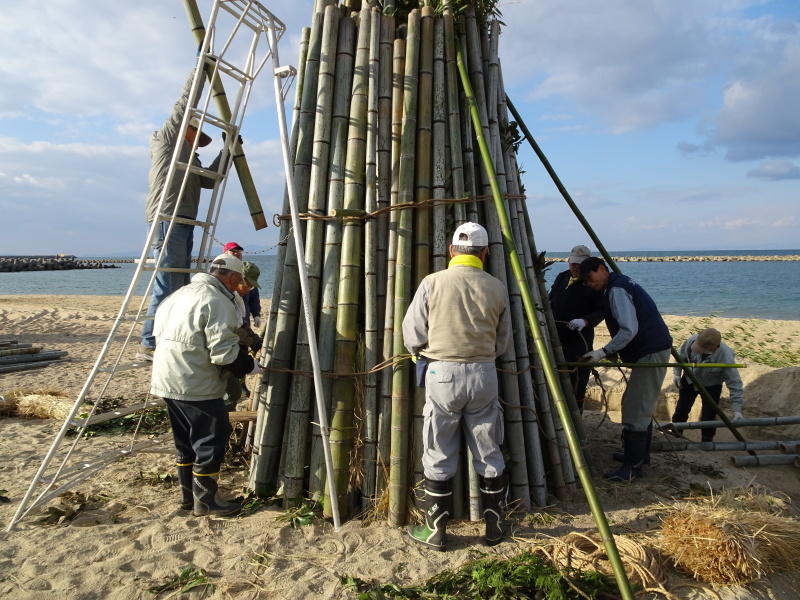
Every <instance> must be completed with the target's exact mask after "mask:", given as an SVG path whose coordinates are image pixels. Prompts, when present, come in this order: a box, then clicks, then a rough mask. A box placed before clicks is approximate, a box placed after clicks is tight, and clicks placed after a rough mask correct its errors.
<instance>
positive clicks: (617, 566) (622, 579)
mask: <svg viewBox="0 0 800 600" xmlns="http://www.w3.org/2000/svg"><path fill="white" fill-rule="evenodd" d="M457 54H458V67H459V73H460V74H461V82H462V85H463V86H464V90H465V93H466V94H467V97H468V98H469V104H470V116H471V117H472V121H473V123H475V127H476V131H482V124H481V120H480V119H481V117H480V114H479V113H478V107H477V104H476V102H475V96H474V94H473V91H472V84H471V83H470V80H469V75H468V74H467V71H466V69H465V67H464V64H463V61H462V54H463V53H462V51H461V48H460V47H459V48H457ZM477 139H478V146H479V148H480V152H481V156H482V158H483V164H484V166H485V169H486V171H487V175H488V176H489V181H490V183H491V187H492V195H493V196H494V203H495V207H496V209H497V214H498V218H499V220H500V223H501V227H502V231H503V242H504V247H505V250H506V253H507V255H508V257H509V260H511V263H512V265H513V269H514V274H515V277H516V278H517V280H518V281H519V287H520V290H521V293H522V300H523V304H524V305H525V313H526V315H527V317H528V325H529V326H530V328H531V334H532V336H533V339H534V342H535V344H536V349H537V351H538V352H539V356H540V357H541V359H542V367H543V369H544V370H545V373H546V376H547V383H548V387H549V388H550V392H551V394H552V395H553V399H554V401H555V404H556V408H557V409H558V413H559V416H560V417H561V420H562V421H563V422H564V423H566V424H567V425H568V427H567V441H568V442H569V447H570V452H571V453H572V458H573V461H574V462H575V465H576V467H577V471H578V474H579V476H580V479H581V484H582V485H583V489H584V492H585V493H586V498H587V500H588V501H589V506H590V508H591V511H592V516H593V517H594V520H595V523H596V524H597V528H598V530H599V532H600V537H601V539H602V540H603V545H604V547H605V550H606V554H607V555H608V558H609V562H610V563H611V568H612V570H613V572H614V576H615V578H616V581H617V586H618V588H619V591H620V593H621V595H622V597H623V598H624V599H625V600H633V598H634V596H633V592H632V590H631V586H630V582H629V581H628V576H627V575H626V574H625V567H624V565H623V564H622V559H621V558H620V555H619V550H618V549H617V546H616V544H615V543H614V537H613V535H612V534H611V530H610V528H609V526H608V520H607V519H606V516H605V514H604V513H603V509H602V507H601V505H600V501H599V499H598V498H597V493H596V491H595V489H594V484H593V483H592V479H591V476H590V474H589V472H588V469H587V468H586V464H585V462H584V460H583V453H582V452H581V449H580V445H579V443H578V439H577V437H576V436H575V434H574V431H573V429H572V428H571V427H570V425H571V424H572V423H571V419H570V416H569V412H568V409H567V406H566V403H565V402H564V398H563V396H562V394H561V390H560V388H559V386H558V381H557V378H556V374H555V370H554V369H553V365H552V362H551V361H550V360H549V357H548V355H547V353H546V347H545V343H544V339H543V337H542V332H541V329H540V328H539V322H538V321H537V319H536V315H535V308H534V306H533V301H532V300H531V296H530V293H529V290H528V286H527V282H526V281H525V273H524V271H523V269H522V265H521V264H520V262H519V256H517V251H516V248H515V246H514V240H513V238H512V237H511V231H510V226H509V222H508V216H507V215H506V213H505V206H504V205H503V199H502V195H501V193H500V189H499V186H498V185H497V177H496V176H495V175H494V168H493V166H492V160H491V155H490V153H489V148H488V146H487V143H486V140H485V138H484V137H483V135H482V134H481V135H479V136H478V138H477Z"/></svg>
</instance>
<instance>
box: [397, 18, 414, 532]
mask: <svg viewBox="0 0 800 600" xmlns="http://www.w3.org/2000/svg"><path fill="white" fill-rule="evenodd" d="M419 53H420V12H419V10H417V9H415V10H412V11H411V12H410V13H409V15H408V30H407V36H406V60H405V75H404V79H403V81H404V85H403V89H404V93H403V130H402V134H401V142H400V144H401V151H400V173H399V187H398V198H397V199H398V202H399V203H401V204H403V203H405V202H410V201H412V200H413V198H414V154H415V149H416V135H417V127H416V124H417V116H416V109H417V94H418V72H419ZM399 213H400V214H399V216H398V222H397V260H396V263H395V299H394V335H393V339H394V344H393V354H394V355H395V356H397V355H401V354H405V353H406V348H405V345H404V344H403V317H404V316H405V314H406V310H408V305H409V303H410V301H411V291H412V290H411V267H412V265H411V250H412V243H413V237H412V236H413V232H412V218H413V215H412V214H411V213H412V210H411V209H408V208H407V209H404V210H401V211H399ZM408 363H409V361H400V362H396V363H395V364H394V367H393V377H392V436H391V450H390V453H391V454H390V466H389V524H390V525H392V526H395V527H399V526H401V525H403V524H404V523H405V521H406V506H407V494H408V466H409V465H408V449H409V432H408V426H409V420H410V416H411V415H410V412H411V410H410V409H411V407H410V406H409V379H410V372H409V371H410V370H409V368H408Z"/></svg>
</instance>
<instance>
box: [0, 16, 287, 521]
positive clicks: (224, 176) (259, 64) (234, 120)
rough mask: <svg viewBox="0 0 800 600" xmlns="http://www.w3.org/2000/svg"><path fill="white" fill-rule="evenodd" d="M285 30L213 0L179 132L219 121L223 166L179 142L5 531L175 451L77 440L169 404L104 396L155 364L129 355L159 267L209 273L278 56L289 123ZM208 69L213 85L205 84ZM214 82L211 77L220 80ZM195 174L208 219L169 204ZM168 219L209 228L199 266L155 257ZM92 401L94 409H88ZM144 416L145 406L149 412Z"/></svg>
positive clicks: (281, 117)
mask: <svg viewBox="0 0 800 600" xmlns="http://www.w3.org/2000/svg"><path fill="white" fill-rule="evenodd" d="M191 4H192V5H194V2H193V1H192V2H191ZM195 8H196V6H195ZM285 31H286V27H285V25H284V24H283V22H281V21H280V20H279V19H278V18H276V17H275V15H274V14H273V13H271V12H270V11H269V10H267V9H266V8H264V6H263V5H261V4H260V3H258V2H254V1H244V0H215V1H214V4H213V7H212V10H211V16H210V18H209V20H208V27H207V28H206V35H205V38H204V40H203V43H202V45H201V47H200V52H199V53H198V62H197V67H196V69H195V74H194V80H193V83H192V88H191V92H190V95H189V103H188V105H187V110H186V112H185V114H184V117H183V121H182V123H181V128H180V135H179V139H184V135H185V133H186V130H187V128H188V126H189V123H190V121H191V120H192V119H197V120H198V121H199V122H200V127H199V130H203V128H206V130H208V129H210V128H217V129H219V130H221V131H224V132H225V133H226V136H227V142H226V144H225V146H224V148H223V150H222V159H221V160H220V161H219V165H220V166H219V168H218V170H217V171H214V170H209V169H205V168H201V167H197V166H195V165H192V164H187V163H185V162H181V161H180V160H179V156H180V149H181V147H180V145H178V146H177V147H176V149H175V153H174V155H173V157H172V160H171V162H170V165H169V170H168V173H167V180H166V181H165V184H164V192H163V193H162V196H161V200H160V203H159V208H158V211H157V213H158V214H157V217H156V218H155V219H154V220H153V224H152V226H151V228H150V230H149V234H148V236H147V240H146V242H145V245H144V249H143V250H142V254H141V257H140V259H139V260H138V263H137V267H136V271H135V273H134V275H133V278H132V280H131V283H130V286H129V288H128V291H127V293H126V294H125V297H124V299H123V301H122V306H121V307H120V310H119V313H118V314H117V317H116V319H115V321H114V323H113V325H112V327H111V331H110V332H109V334H108V338H107V339H106V341H105V344H104V345H103V347H102V349H101V350H100V353H99V356H98V357H97V360H96V362H95V364H94V367H93V368H92V370H91V372H90V373H89V375H88V377H87V379H86V382H85V383H84V385H83V388H82V389H81V391H80V393H79V394H78V397H77V398H76V400H75V403H74V405H73V407H72V409H71V410H70V412H69V414H68V415H67V417H66V418H65V420H64V423H63V425H62V427H61V429H60V430H59V432H58V434H57V435H56V438H55V440H54V441H53V443H52V445H51V446H50V449H49V450H48V452H47V454H46V455H45V457H44V458H43V460H42V464H41V466H40V467H39V469H38V471H37V473H36V475H35V476H34V478H33V481H32V482H31V484H30V487H29V488H28V491H27V492H26V494H25V496H24V497H23V499H22V501H21V502H20V505H19V507H18V508H17V511H16V513H15V514H14V516H13V517H12V519H11V520H10V521H9V523H8V526H7V528H6V531H11V530H12V529H13V528H14V526H15V525H16V524H17V523H18V522H19V521H20V520H21V519H22V518H24V517H25V516H26V515H28V514H29V513H30V512H31V511H32V510H34V509H35V508H37V507H39V506H41V505H43V504H45V503H47V502H49V501H50V500H52V499H53V498H55V497H57V496H58V495H60V494H62V493H64V492H65V491H66V490H69V489H70V488H72V487H74V486H75V485H76V484H78V483H80V482H81V481H84V480H86V479H87V478H89V477H91V476H92V475H93V474H94V473H96V472H98V471H99V470H100V469H102V468H103V467H105V466H106V465H108V464H110V463H112V462H114V461H117V460H119V459H120V458H123V457H126V456H132V455H135V454H136V453H140V452H169V453H172V452H174V448H173V447H172V436H171V434H165V435H162V436H159V437H156V438H155V439H146V440H137V439H136V435H135V434H134V436H133V438H132V439H131V441H130V444H128V445H126V446H125V447H124V448H120V449H117V450H111V451H105V452H103V453H101V454H98V455H91V451H90V449H86V448H80V449H79V448H78V446H79V445H80V442H81V441H82V440H83V439H84V433H85V432H86V429H87V427H89V426H91V425H93V424H97V423H101V422H104V421H109V420H112V419H116V418H120V417H124V416H126V415H131V414H135V413H138V412H142V411H144V410H147V409H151V408H154V407H158V406H163V405H164V401H163V400H162V399H161V398H153V397H151V396H150V394H149V381H148V386H147V389H146V390H143V393H144V394H145V399H144V401H142V402H138V403H136V404H134V405H131V406H126V407H121V408H117V409H114V410H111V411H106V412H100V411H99V410H98V407H100V406H101V402H102V401H103V400H104V399H105V398H107V393H108V392H109V388H110V386H111V384H112V380H113V378H114V376H115V375H116V374H118V373H121V372H125V371H132V370H137V369H145V368H147V367H149V366H150V365H151V363H150V362H149V361H141V360H136V359H133V360H131V358H130V357H131V354H132V352H135V349H137V348H139V341H138V338H139V332H140V328H141V326H142V323H144V322H145V321H147V320H148V319H152V318H153V317H151V316H148V315H147V314H146V312H147V306H148V304H149V299H150V294H151V291H152V288H153V284H154V282H155V278H156V275H157V274H158V273H160V272H180V273H198V272H202V271H205V270H206V269H205V268H204V267H205V265H206V263H207V262H208V261H209V260H210V252H211V245H212V242H213V240H214V233H215V230H216V227H217V221H218V219H219V214H220V208H221V204H222V198H223V195H224V192H225V186H226V183H227V181H228V173H229V172H230V167H231V163H232V161H231V160H229V158H230V156H231V153H232V152H236V150H237V148H238V139H239V131H240V130H241V126H242V121H243V119H244V114H245V109H246V108H247V103H248V100H249V98H250V91H251V87H252V85H253V82H254V80H255V79H256V77H257V76H258V75H259V74H260V72H261V70H262V69H263V68H264V67H265V65H266V64H267V61H268V60H271V66H272V73H273V78H274V90H275V101H276V105H277V109H278V110H277V113H278V121H279V125H280V126H281V131H284V130H285V126H286V125H285V113H284V110H283V102H284V100H285V96H286V94H287V92H288V90H289V88H290V87H291V84H292V82H293V81H294V77H295V74H296V71H295V69H294V68H293V67H290V66H281V65H279V59H278V41H279V40H280V38H281V37H282V36H283V34H284V33H285ZM220 42H221V43H220ZM242 57H243V58H242ZM237 61H238V62H237ZM242 62H243V63H244V64H243V65H242V66H237V65H241V63H242ZM207 75H208V79H209V83H207V84H206V85H202V84H203V82H204V80H205V78H206V76H207ZM222 81H224V82H225V84H226V87H227V91H228V92H229V91H230V90H231V89H236V90H237V91H236V94H235V101H234V102H233V103H232V105H231V106H230V115H231V116H230V118H229V119H223V118H221V117H220V116H219V115H215V114H214V113H213V112H212V111H211V105H212V99H213V95H214V94H215V93H219V89H220V85H219V84H220V83H222ZM210 82H214V85H212V84H211V83H210ZM228 86H231V87H228ZM201 87H203V89H205V90H206V91H205V93H204V94H203V96H202V99H201V97H200V93H199V92H200V89H201ZM215 89H216V91H215ZM212 137H213V136H212ZM199 139H200V136H199V135H198V136H196V139H195V141H194V144H193V146H192V149H191V153H190V155H189V156H190V157H193V156H194V152H195V151H196V149H197V144H198V141H199ZM281 142H282V144H283V146H284V154H285V155H287V156H288V139H287V138H286V136H284V135H282V136H281ZM192 173H195V174H198V175H202V176H205V177H209V178H211V179H213V180H214V187H213V189H212V190H211V198H210V201H209V206H208V211H207V215H206V217H205V220H198V219H186V218H183V217H179V216H178V215H177V210H178V207H179V203H176V207H175V210H174V211H173V212H172V213H171V214H168V213H165V212H164V211H163V207H164V204H165V200H166V195H167V190H169V189H170V186H171V185H172V184H173V182H175V181H178V180H179V179H178V178H180V181H181V188H180V190H181V191H180V194H181V195H182V194H183V191H184V189H185V188H186V185H187V181H188V177H189V175H190V174H192ZM285 174H286V178H287V182H291V181H293V180H292V177H293V173H292V171H291V169H289V168H285ZM164 222H166V223H169V226H168V228H167V232H166V236H165V238H166V239H165V242H164V243H166V242H167V240H168V239H169V236H170V235H171V234H172V229H173V226H174V225H175V224H176V223H184V224H189V225H193V226H195V227H198V228H200V230H201V231H202V236H201V241H200V245H199V247H198V249H197V254H196V255H195V256H194V257H193V258H192V263H193V265H194V266H193V267H191V268H188V269H182V268H166V267H161V257H162V256H163V254H160V255H159V257H158V259H156V260H155V261H153V260H148V259H149V256H150V253H151V248H152V244H153V241H154V240H155V239H156V235H157V230H158V226H159V224H160V223H164ZM148 274H149V281H148V284H147V288H146V290H145V292H144V296H143V297H142V300H141V301H138V302H137V301H136V300H135V294H136V291H137V289H138V287H139V284H140V281H144V280H145V279H146V278H147V275H148ZM137 303H138V306H137ZM87 404H88V405H90V406H91V408H90V409H89V410H88V413H87ZM79 413H87V414H81V416H80V418H77V417H78V415H79ZM143 415H144V413H143V412H142V416H143ZM140 422H141V421H140ZM70 429H76V430H77V435H76V436H75V438H74V439H73V440H70V441H69V444H65V443H64V441H65V438H66V436H67V433H68V432H69V430H70ZM137 429H138V428H137ZM37 494H38V495H37ZM34 496H36V497H34Z"/></svg>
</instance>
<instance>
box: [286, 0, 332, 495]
mask: <svg viewBox="0 0 800 600" xmlns="http://www.w3.org/2000/svg"><path fill="white" fill-rule="evenodd" d="M324 15H325V16H324V24H323V29H322V44H321V48H320V63H319V75H318V78H317V101H316V111H317V114H316V118H315V120H314V141H313V156H314V159H313V162H312V165H311V181H310V184H309V197H308V212H309V213H310V214H313V215H324V214H325V212H326V204H327V193H326V192H327V187H328V185H327V183H328V149H329V147H330V133H331V127H330V126H331V110H332V107H333V95H334V83H335V70H336V48H337V39H338V33H339V15H340V13H339V10H338V9H337V8H336V7H335V6H330V5H329V6H328V7H326V9H325V13H324ZM324 227H325V222H324V221H321V220H315V219H312V220H310V221H309V222H308V225H307V226H306V239H305V258H306V271H307V273H308V288H309V298H310V311H311V314H314V315H316V313H317V309H318V305H319V290H320V277H321V265H322V244H323V236H324ZM311 367H312V364H311V354H310V352H309V340H308V334H307V332H306V323H305V316H304V315H301V316H300V326H299V330H298V334H297V349H296V355H295V366H294V368H295V370H297V371H299V372H301V373H304V372H308V371H310V370H311ZM312 383H313V382H312V380H311V379H310V378H308V377H304V376H298V377H294V378H293V379H292V386H291V392H290V396H289V409H288V411H289V414H288V417H287V420H288V422H287V426H286V427H287V431H286V437H285V440H286V457H285V460H284V477H283V480H284V494H283V502H284V506H285V507H287V508H288V507H290V506H296V505H297V504H299V503H300V502H301V501H302V499H303V478H304V476H305V472H306V469H305V467H306V465H307V464H308V463H307V461H306V440H307V434H308V429H309V428H308V423H309V412H310V410H311V399H312V391H313V390H312Z"/></svg>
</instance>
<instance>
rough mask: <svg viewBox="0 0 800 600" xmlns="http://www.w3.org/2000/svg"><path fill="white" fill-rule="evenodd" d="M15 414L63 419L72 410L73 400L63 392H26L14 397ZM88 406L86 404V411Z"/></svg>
mask: <svg viewBox="0 0 800 600" xmlns="http://www.w3.org/2000/svg"><path fill="white" fill-rule="evenodd" d="M16 403H17V407H16V408H17V410H16V412H17V414H18V415H19V416H20V417H28V418H37V419H56V420H61V421H63V420H64V419H66V418H67V415H69V413H70V411H71V410H72V407H73V405H74V404H75V401H74V400H73V399H72V398H68V397H66V396H64V395H63V394H58V393H56V394H51V393H44V394H26V395H24V396H20V397H18V398H16ZM89 409H90V406H89V405H87V407H86V410H87V411H88V410H89Z"/></svg>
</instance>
